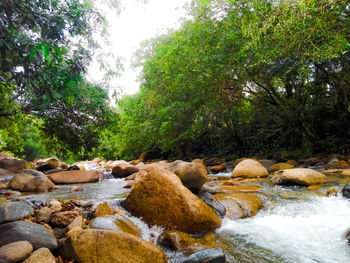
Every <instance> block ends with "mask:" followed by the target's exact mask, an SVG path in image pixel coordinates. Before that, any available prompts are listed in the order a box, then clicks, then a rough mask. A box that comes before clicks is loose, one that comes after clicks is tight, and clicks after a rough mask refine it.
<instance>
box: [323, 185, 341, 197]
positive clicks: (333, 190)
mask: <svg viewBox="0 0 350 263" xmlns="http://www.w3.org/2000/svg"><path fill="white" fill-rule="evenodd" d="M338 191H339V189H338V187H330V188H328V189H327V190H326V196H337V195H338Z"/></svg>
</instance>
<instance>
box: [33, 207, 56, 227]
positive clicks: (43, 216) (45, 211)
mask: <svg viewBox="0 0 350 263" xmlns="http://www.w3.org/2000/svg"><path fill="white" fill-rule="evenodd" d="M52 212H53V211H52V210H51V209H50V208H48V207H46V206H44V207H42V208H41V209H40V210H39V211H38V213H37V215H36V219H37V222H45V223H49V222H50V218H51V215H52Z"/></svg>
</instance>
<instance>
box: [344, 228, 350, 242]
mask: <svg viewBox="0 0 350 263" xmlns="http://www.w3.org/2000/svg"><path fill="white" fill-rule="evenodd" d="M345 240H346V241H347V242H348V243H350V231H349V230H348V231H347V233H346V234H345Z"/></svg>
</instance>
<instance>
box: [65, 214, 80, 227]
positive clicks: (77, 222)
mask: <svg viewBox="0 0 350 263" xmlns="http://www.w3.org/2000/svg"><path fill="white" fill-rule="evenodd" d="M82 225H83V217H82V216H77V217H76V218H74V220H73V221H72V223H70V224H69V225H68V226H67V229H66V230H67V231H70V230H71V229H73V228H74V227H81V226H82Z"/></svg>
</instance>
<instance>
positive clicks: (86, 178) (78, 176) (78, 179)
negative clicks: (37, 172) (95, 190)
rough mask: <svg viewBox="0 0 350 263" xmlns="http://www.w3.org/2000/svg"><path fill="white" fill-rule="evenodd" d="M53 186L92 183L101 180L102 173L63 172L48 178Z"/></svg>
mask: <svg viewBox="0 0 350 263" xmlns="http://www.w3.org/2000/svg"><path fill="white" fill-rule="evenodd" d="M48 177H49V178H50V179H51V180H52V181H53V182H54V183H55V184H78V183H92V182H97V181H98V180H102V179H103V173H102V172H99V171H93V170H91V171H80V170H79V171H78V170H74V171H63V172H58V173H53V174H50V175H49V176H48Z"/></svg>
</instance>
